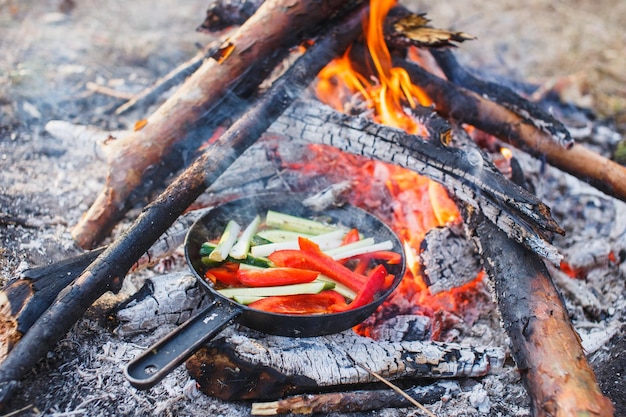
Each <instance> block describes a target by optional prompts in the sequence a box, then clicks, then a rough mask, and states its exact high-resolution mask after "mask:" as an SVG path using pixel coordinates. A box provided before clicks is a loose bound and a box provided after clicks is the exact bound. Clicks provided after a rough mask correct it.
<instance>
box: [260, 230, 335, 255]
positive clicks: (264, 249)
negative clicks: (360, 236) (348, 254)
mask: <svg viewBox="0 0 626 417" xmlns="http://www.w3.org/2000/svg"><path fill="white" fill-rule="evenodd" d="M345 234H346V232H345V231H344V230H341V229H339V230H333V231H332V232H328V233H324V234H322V235H317V236H313V237H311V239H310V240H311V241H313V242H315V243H317V244H318V245H319V246H320V249H321V250H327V249H332V248H336V247H338V246H340V245H341V240H342V239H343V237H344V235H345ZM283 249H300V245H298V240H297V239H296V240H289V241H285V242H277V243H268V244H267V245H257V246H253V247H252V248H251V249H250V253H251V254H252V256H268V255H269V254H271V253H273V252H276V251H277V250H283Z"/></svg>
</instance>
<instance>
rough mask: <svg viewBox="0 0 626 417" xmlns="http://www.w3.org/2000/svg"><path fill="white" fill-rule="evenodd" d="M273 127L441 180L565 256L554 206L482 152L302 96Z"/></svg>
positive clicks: (540, 248)
mask: <svg viewBox="0 0 626 417" xmlns="http://www.w3.org/2000/svg"><path fill="white" fill-rule="evenodd" d="M270 132H272V133H275V134H282V135H285V136H287V137H292V138H302V139H304V140H306V141H308V142H311V143H322V144H326V145H331V146H334V147H336V148H339V149H341V150H343V151H346V152H350V153H354V154H357V155H362V156H365V157H369V158H374V159H378V160H381V161H384V162H389V163H393V164H396V165H399V166H402V167H404V168H408V169H411V170H413V171H415V172H417V173H418V174H421V175H424V176H426V177H428V178H430V179H433V180H435V181H437V182H439V183H441V184H443V185H444V186H445V187H446V188H448V190H450V192H451V193H453V194H454V195H455V197H457V198H459V199H460V200H463V201H465V202H466V203H468V204H470V205H472V206H473V207H477V208H479V209H480V210H482V212H483V213H485V216H486V217H487V218H488V219H489V220H490V221H492V222H493V223H494V224H496V225H497V226H498V227H499V228H500V229H502V230H504V231H506V233H507V235H509V236H510V237H512V238H514V239H516V240H518V241H519V242H522V243H523V244H524V245H526V246H527V247H529V248H531V250H533V251H535V252H536V253H538V254H539V255H540V256H543V257H545V258H547V259H549V260H550V261H551V262H554V263H556V264H558V262H559V260H560V258H561V256H560V255H559V253H558V251H557V249H556V248H554V247H553V246H552V245H551V244H550V243H548V239H549V234H550V233H553V232H556V233H563V231H562V230H561V229H560V228H559V226H558V225H557V224H556V222H555V221H554V220H553V219H552V218H551V217H550V209H549V208H548V207H547V206H546V205H544V204H543V203H542V202H541V201H539V200H538V199H537V197H535V196H534V195H532V194H531V193H529V192H527V191H526V190H524V189H523V188H521V187H519V186H517V185H516V184H514V183H512V182H511V181H509V180H508V179H506V178H505V177H504V176H502V174H500V173H499V172H497V171H495V170H492V169H490V168H489V165H490V163H489V162H488V161H486V160H484V159H483V158H484V156H483V154H482V153H481V152H480V151H478V150H476V149H474V148H471V149H468V150H461V149H455V148H451V147H445V146H442V145H441V144H440V143H439V141H434V142H431V141H427V140H423V139H422V138H419V137H416V136H414V135H411V134H408V133H406V132H404V131H402V130H399V129H396V128H392V127H388V126H383V125H380V124H377V123H375V122H373V121H370V120H368V119H367V118H366V117H354V116H349V115H345V114H342V113H339V112H337V111H334V110H332V109H331V108H330V107H327V106H325V105H322V104H320V103H317V102H314V101H313V100H306V101H298V102H296V103H294V105H293V106H291V107H290V108H289V109H288V111H287V112H285V114H283V116H282V117H280V118H279V119H278V120H277V121H276V122H275V123H274V124H273V125H272V126H271V128H270Z"/></svg>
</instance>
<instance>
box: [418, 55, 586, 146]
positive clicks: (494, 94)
mask: <svg viewBox="0 0 626 417" xmlns="http://www.w3.org/2000/svg"><path fill="white" fill-rule="evenodd" d="M430 53H431V55H432V56H433V57H434V58H435V60H436V61H437V64H438V65H439V67H440V68H441V70H442V71H443V73H444V74H445V75H446V77H447V78H448V80H449V81H452V82H453V83H455V84H457V85H459V86H461V87H464V88H467V89H468V90H471V91H473V92H475V93H477V94H479V95H481V96H482V97H485V98H487V99H489V100H491V101H493V102H496V103H498V104H500V105H501V106H503V107H505V108H507V109H509V110H511V111H513V112H514V113H516V114H518V115H519V116H520V117H522V118H523V119H524V120H526V121H527V122H528V123H531V124H532V125H533V126H535V127H536V128H537V129H539V130H541V131H543V132H545V133H547V134H548V135H549V137H551V138H554V139H555V140H556V141H557V143H558V144H560V145H561V146H564V147H566V148H571V147H572V146H573V145H574V139H573V138H572V136H571V135H570V133H569V131H568V130H567V128H566V127H565V126H564V125H563V123H561V122H560V121H559V120H557V119H555V118H554V117H553V116H552V115H551V114H549V113H547V112H545V111H543V110H542V109H541V108H540V107H539V106H537V105H535V104H533V103H531V102H530V101H528V100H526V99H524V98H522V97H521V96H520V95H519V94H517V93H516V92H515V91H513V90H511V89H510V88H508V87H506V86H504V85H501V84H497V83H494V82H490V81H486V80H483V79H480V78H478V77H476V76H474V75H473V74H472V73H471V72H470V71H468V70H467V69H466V68H464V67H463V66H461V65H460V64H459V62H458V61H457V59H456V57H455V56H454V53H453V52H452V51H450V50H447V49H432V50H431V51H430Z"/></svg>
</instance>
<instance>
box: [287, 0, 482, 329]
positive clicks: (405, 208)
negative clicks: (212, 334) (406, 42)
mask: <svg viewBox="0 0 626 417" xmlns="http://www.w3.org/2000/svg"><path fill="white" fill-rule="evenodd" d="M395 3H396V2H395V0H377V1H371V2H370V15H369V21H368V22H365V23H364V24H365V25H366V27H365V34H366V40H367V48H368V52H369V55H370V58H371V60H372V62H373V64H374V69H375V71H376V73H375V79H372V77H368V76H366V75H363V74H361V73H359V72H358V71H356V70H355V68H354V67H355V66H354V65H353V63H352V62H351V60H350V55H351V51H350V50H348V51H347V52H346V53H345V54H344V56H342V57H341V58H338V59H335V60H334V61H332V62H331V63H330V64H329V65H328V66H327V67H326V68H324V70H322V71H321V72H320V74H319V76H318V83H317V86H316V93H317V96H318V98H319V99H320V100H321V101H322V102H325V103H327V104H329V105H331V106H332V107H334V108H335V109H337V110H339V111H349V110H350V109H349V106H350V105H352V104H354V103H355V98H359V99H361V100H364V101H365V103H366V105H367V107H368V108H369V109H373V115H372V117H373V118H374V120H375V121H376V122H378V123H381V124H386V125H389V126H394V127H398V128H401V129H404V130H405V131H407V132H408V133H412V134H425V133H426V132H425V130H424V129H423V127H422V126H420V125H419V124H418V123H417V122H416V120H415V119H414V118H413V117H411V115H410V114H407V113H406V112H405V107H407V106H408V107H410V108H415V107H416V106H417V105H418V104H420V105H423V106H430V105H431V104H432V102H431V100H430V99H429V98H428V96H427V95H426V94H425V93H424V92H423V91H422V90H420V89H419V87H417V86H415V85H413V84H412V83H411V81H410V78H409V75H408V74H407V72H406V71H405V70H404V69H402V68H397V67H393V65H392V58H391V54H390V52H389V49H388V48H387V45H386V43H385V38H384V34H383V22H384V19H385V17H386V16H387V14H388V12H389V10H390V9H391V8H392V7H393V6H394V5H395ZM416 140H417V139H416ZM310 148H311V153H310V154H309V155H308V156H307V158H308V161H303V164H302V165H301V166H299V169H300V170H302V171H304V172H306V173H308V174H309V175H323V176H326V177H329V178H330V179H331V180H333V181H343V180H345V179H347V178H349V179H351V180H352V181H353V182H354V183H355V185H354V187H353V191H352V195H350V196H349V199H350V202H351V203H352V204H354V205H357V206H361V207H363V208H365V209H367V210H368V211H370V212H373V213H374V214H376V215H378V216H379V217H381V218H382V219H383V220H384V221H386V222H387V223H388V224H390V226H391V227H392V228H393V229H394V230H395V232H396V233H397V234H398V235H399V237H400V238H401V239H402V241H403V242H404V243H405V252H406V255H407V260H408V262H407V265H408V267H409V268H408V272H407V274H406V276H405V277H404V279H403V280H402V283H401V284H400V286H399V287H398V289H397V291H395V292H394V294H393V295H392V297H391V298H390V299H389V300H388V301H386V302H385V304H384V305H383V309H384V308H385V307H384V306H385V305H389V304H394V305H396V307H397V306H398V305H400V304H404V305H407V303H408V304H410V306H411V307H410V309H412V311H413V312H418V311H420V312H422V313H423V314H427V315H432V314H433V312H435V311H437V310H438V309H446V310H448V311H450V310H452V311H455V309H456V308H462V306H461V304H462V303H463V302H464V301H462V300H463V299H464V298H466V295H460V294H463V293H464V292H466V291H467V289H468V288H472V287H473V286H475V285H476V283H478V282H480V277H478V278H477V279H476V280H475V281H473V282H472V283H471V284H469V285H467V286H464V287H462V288H461V289H457V290H453V291H450V292H448V293H440V294H438V295H436V296H432V295H430V292H429V291H428V287H427V286H426V284H425V283H424V280H423V278H422V277H421V275H420V267H419V248H420V244H421V242H422V240H423V239H424V236H425V235H426V233H427V232H428V231H429V230H431V229H432V228H434V227H439V226H443V225H445V224H447V223H450V222H455V221H458V220H459V219H460V214H459V211H458V209H457V207H456V205H455V204H454V202H453V201H452V200H451V199H450V198H449V197H448V194H447V192H446V190H445V189H444V188H443V187H442V186H441V185H439V184H437V183H435V182H433V181H431V180H429V179H427V178H425V177H421V176H419V175H418V174H416V173H415V172H413V171H411V170H407V169H404V168H400V167H397V166H395V165H390V164H385V163H383V162H379V161H371V160H365V159H364V158H361V157H358V156H354V155H349V154H344V153H342V152H340V151H338V150H337V149H334V148H331V147H326V146H322V145H318V146H316V145H312V146H311V147H310ZM307 162H312V163H307ZM396 310H397V308H396ZM357 331H359V332H360V333H364V334H367V325H365V326H361V327H359V328H358V329H357Z"/></svg>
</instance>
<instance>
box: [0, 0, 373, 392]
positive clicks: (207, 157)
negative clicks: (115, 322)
mask: <svg viewBox="0 0 626 417" xmlns="http://www.w3.org/2000/svg"><path fill="white" fill-rule="evenodd" d="M339 3H341V2H339ZM326 4H327V5H328V3H326ZM317 6H318V7H319V4H317ZM320 9H325V13H326V14H329V13H330V11H331V9H328V8H322V7H320ZM364 9H365V8H364V7H359V8H357V9H356V10H354V11H353V13H351V14H350V15H349V16H347V17H345V18H344V19H342V20H341V21H340V22H334V25H333V26H334V28H333V30H332V31H330V32H329V33H326V34H325V35H324V36H323V37H321V38H319V39H317V40H316V42H315V44H314V45H313V46H311V48H310V49H309V50H308V52H307V53H305V55H303V56H302V57H301V58H300V59H299V60H298V61H297V62H296V63H295V64H294V65H293V66H292V67H291V68H290V69H289V70H288V71H287V72H286V73H285V74H284V75H283V76H282V77H281V78H280V79H279V80H277V81H275V82H274V84H273V85H272V87H271V88H270V90H268V92H267V93H265V94H264V95H263V97H262V98H261V99H260V100H259V101H258V102H257V103H256V104H255V105H254V106H253V107H252V108H251V109H250V110H248V111H247V112H246V113H245V114H244V115H243V116H242V117H241V118H239V119H238V120H237V122H235V123H234V124H233V126H232V127H231V128H230V129H228V130H227V131H226V132H225V133H224V134H223V135H222V136H221V137H220V138H219V139H218V140H217V141H216V142H215V144H214V146H211V147H210V148H209V149H207V150H206V151H205V152H204V153H203V154H202V155H201V156H200V157H199V158H198V159H197V160H196V161H195V162H194V163H193V164H192V165H191V166H190V167H189V168H187V169H186V170H185V171H184V172H183V173H182V174H181V175H180V176H178V177H177V178H176V180H175V181H174V182H173V183H172V184H171V185H170V186H169V187H168V188H167V189H166V190H165V191H164V192H163V193H162V194H161V195H160V196H159V197H158V198H157V199H156V200H155V201H154V202H153V203H151V204H150V205H149V206H148V207H147V208H146V209H145V210H144V211H143V212H142V213H141V215H140V216H139V217H138V218H137V220H136V221H135V222H134V223H133V225H132V226H131V227H130V228H129V229H128V230H127V231H126V233H124V234H123V235H122V236H121V237H120V238H118V239H117V240H116V241H115V242H114V243H112V244H111V245H110V246H108V247H107V249H106V250H105V252H104V253H103V254H102V255H100V256H99V257H98V258H97V259H96V260H95V261H94V262H93V263H92V264H91V265H90V266H89V267H88V268H87V269H86V270H85V272H84V273H83V274H82V275H81V276H80V277H78V278H77V280H76V281H75V282H74V283H73V284H72V285H70V286H69V287H67V288H65V289H64V291H62V292H61V294H59V297H58V298H57V299H56V300H55V302H54V304H53V305H52V306H51V307H50V308H49V309H48V310H47V311H46V312H45V313H44V315H43V316H42V317H41V318H40V319H39V320H38V321H37V322H36V323H35V324H34V325H33V326H32V327H31V328H30V330H29V331H28V333H26V335H25V336H24V337H23V338H22V340H21V341H20V343H18V344H17V346H15V348H14V349H13V350H12V351H11V352H10V353H9V355H8V356H7V358H6V359H5V361H4V362H3V363H2V364H0V404H5V403H6V402H7V401H8V400H9V399H10V397H11V393H12V392H13V391H14V390H15V389H16V388H17V385H18V381H19V380H20V379H21V378H22V377H23V376H24V375H25V374H26V373H27V372H29V371H30V369H31V368H32V367H33V366H34V365H35V364H36V363H37V362H38V361H39V359H41V358H42V357H43V356H45V354H46V352H48V350H49V349H50V348H52V347H53V346H54V345H55V344H56V343H57V342H58V340H59V339H60V338H61V337H63V335H64V334H65V333H67V331H68V330H69V329H70V328H71V327H72V325H73V324H74V323H75V322H76V320H77V319H78V318H80V317H81V316H82V315H83V314H84V312H85V311H86V310H87V308H88V307H89V306H90V305H91V304H92V303H93V302H94V301H95V300H96V299H97V298H98V297H100V296H101V295H102V294H103V293H104V292H106V291H107V290H108V289H110V288H111V286H112V285H113V282H114V280H115V279H116V278H123V277H124V275H125V274H126V272H127V271H128V269H129V268H130V267H131V266H132V265H133V263H134V262H135V261H137V259H139V257H140V256H141V255H142V254H143V253H144V252H145V251H146V250H147V249H148V248H149V247H150V246H151V245H152V244H153V243H154V242H155V241H156V240H157V239H158V237H159V236H160V235H161V234H163V233H164V232H165V231H166V230H167V228H168V227H169V226H170V225H171V224H172V223H173V222H174V221H175V220H176V219H177V218H178V216H180V215H181V214H182V213H183V211H184V210H185V209H186V208H187V207H189V205H191V204H192V203H193V201H194V200H195V199H196V198H197V197H198V196H199V195H200V194H201V193H202V192H203V191H204V190H205V189H206V188H207V187H209V186H210V185H211V184H212V183H213V182H215V181H216V180H217V178H218V177H219V176H220V175H221V174H222V173H223V172H224V171H225V170H226V168H228V166H230V165H231V164H232V162H233V161H234V160H235V159H236V158H237V157H238V156H239V155H241V154H242V153H243V151H244V150H245V149H246V148H248V147H249V146H250V145H252V144H253V143H254V142H255V141H256V140H257V138H258V137H259V136H260V135H261V134H262V133H263V132H264V131H265V130H266V129H267V127H268V126H269V125H270V124H271V123H272V121H273V120H275V119H276V118H277V117H278V116H279V115H280V113H281V112H283V111H284V110H285V108H286V107H288V106H289V105H290V104H291V102H292V101H293V100H295V98H296V96H298V95H299V94H301V93H302V91H303V90H304V89H305V88H306V86H307V85H308V84H309V83H310V82H311V81H312V80H313V78H314V77H315V76H316V75H317V73H318V72H319V70H320V69H321V68H323V66H324V65H325V64H326V63H327V62H328V60H330V59H332V58H333V56H336V55H337V54H340V53H341V52H343V50H344V49H345V48H346V47H347V46H348V45H349V43H350V42H352V41H353V39H354V38H355V37H356V36H358V34H359V33H360V29H361V27H360V25H361V21H362V20H361V19H362V13H363V11H364ZM315 15H316V16H319V14H315ZM306 19H311V16H306Z"/></svg>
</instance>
